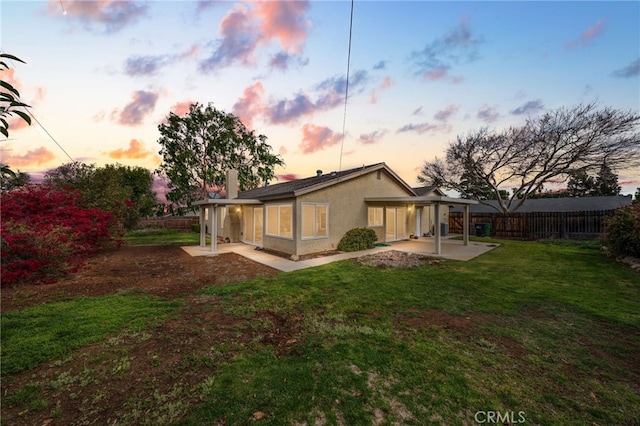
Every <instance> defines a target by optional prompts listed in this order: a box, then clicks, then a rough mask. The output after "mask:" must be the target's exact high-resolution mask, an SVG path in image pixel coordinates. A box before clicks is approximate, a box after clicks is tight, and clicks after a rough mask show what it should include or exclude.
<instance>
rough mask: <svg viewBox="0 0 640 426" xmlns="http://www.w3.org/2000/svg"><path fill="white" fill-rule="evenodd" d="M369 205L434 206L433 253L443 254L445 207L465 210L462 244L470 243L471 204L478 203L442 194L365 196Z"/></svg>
mask: <svg viewBox="0 0 640 426" xmlns="http://www.w3.org/2000/svg"><path fill="white" fill-rule="evenodd" d="M365 202H366V203H367V205H407V206H413V207H414V208H419V207H425V206H434V210H435V211H434V217H435V218H436V226H434V230H433V231H434V232H433V236H434V250H433V254H436V255H441V254H442V239H443V238H442V237H443V236H442V229H441V227H440V223H439V218H440V216H441V213H442V211H443V209H448V208H449V206H461V207H462V211H463V229H462V245H464V246H468V245H469V206H470V205H471V204H478V202H477V201H475V200H467V199H464V198H452V197H446V196H441V195H426V196H421V197H369V198H365Z"/></svg>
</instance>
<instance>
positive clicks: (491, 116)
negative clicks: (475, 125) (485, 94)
mask: <svg viewBox="0 0 640 426" xmlns="http://www.w3.org/2000/svg"><path fill="white" fill-rule="evenodd" d="M477 117H478V118H479V119H480V120H482V121H484V122H485V123H493V122H494V121H496V120H497V119H498V118H500V113H498V111H497V110H496V109H495V108H493V107H491V106H489V105H487V104H484V105H482V107H480V109H479V110H478V114H477Z"/></svg>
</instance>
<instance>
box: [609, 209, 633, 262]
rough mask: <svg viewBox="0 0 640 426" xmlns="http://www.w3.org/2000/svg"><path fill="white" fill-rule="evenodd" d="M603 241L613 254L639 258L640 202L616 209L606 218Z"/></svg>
mask: <svg viewBox="0 0 640 426" xmlns="http://www.w3.org/2000/svg"><path fill="white" fill-rule="evenodd" d="M604 242H605V245H606V247H607V249H608V250H609V252H610V253H611V254H612V255H614V256H617V257H625V256H631V257H636V258H640V203H634V204H632V205H630V206H626V207H622V208H620V209H618V210H617V211H616V213H615V215H613V216H612V217H611V218H609V219H608V220H607V224H606V227H605V240H604Z"/></svg>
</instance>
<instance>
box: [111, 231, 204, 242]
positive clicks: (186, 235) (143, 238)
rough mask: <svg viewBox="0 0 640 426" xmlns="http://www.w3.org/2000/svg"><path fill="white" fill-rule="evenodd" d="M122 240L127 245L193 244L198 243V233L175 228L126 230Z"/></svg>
mask: <svg viewBox="0 0 640 426" xmlns="http://www.w3.org/2000/svg"><path fill="white" fill-rule="evenodd" d="M124 241H125V243H126V244H128V245H145V244H184V245H193V244H199V243H200V234H199V233H197V232H187V231H179V230H177V229H140V230H136V231H129V232H127V233H126V235H125V236H124ZM209 241H211V239H210V238H209V237H207V242H209Z"/></svg>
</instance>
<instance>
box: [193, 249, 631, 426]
mask: <svg viewBox="0 0 640 426" xmlns="http://www.w3.org/2000/svg"><path fill="white" fill-rule="evenodd" d="M501 244H502V245H501V246H500V247H498V248H496V249H495V250H493V251H492V252H489V253H488V254H485V255H483V256H481V257H479V258H477V259H475V260H472V261H470V262H456V261H447V262H445V263H444V264H443V265H441V266H439V267H423V268H421V269H418V270H409V269H407V270H394V269H382V270H381V269H376V268H371V267H365V266H358V265H356V264H354V263H353V262H348V261H345V262H338V263H333V264H329V265H326V266H323V267H320V268H314V269H311V270H302V271H297V272H293V273H289V274H281V275H279V276H278V277H277V278H275V279H268V280H259V281H253V282H249V283H243V284H239V285H234V286H228V287H215V288H209V289H208V290H207V291H206V292H207V293H208V294H215V295H218V296H220V297H221V298H222V300H223V301H224V302H223V306H225V309H227V310H228V312H235V313H237V314H238V315H242V316H243V317H244V318H250V317H251V314H252V313H255V312H260V311H262V310H265V309H269V310H272V311H276V312H278V313H280V314H281V315H286V314H287V313H288V314H294V313H298V314H300V313H302V316H303V320H302V324H303V329H304V332H303V336H304V339H303V341H302V342H300V344H299V347H298V352H299V353H297V354H295V355H287V356H283V357H278V356H276V355H275V354H273V353H272V352H270V351H269V350H262V351H257V352H256V353H247V354H245V356H243V357H241V358H239V359H237V360H236V362H234V363H233V364H231V365H229V366H228V367H225V368H222V369H221V371H220V374H219V375H217V376H215V377H211V378H209V381H208V383H209V386H208V387H207V389H206V390H207V401H206V402H205V403H204V404H203V405H202V406H201V407H200V408H199V409H197V410H196V411H195V412H193V413H192V414H191V416H190V417H188V418H187V419H186V420H185V421H184V422H183V423H182V424H189V425H201V424H211V423H216V422H217V421H221V419H224V421H226V422H227V423H229V424H245V423H246V422H248V419H250V418H251V415H252V413H254V412H256V411H261V412H264V413H266V416H265V418H264V419H263V420H262V421H263V423H264V424H273V425H277V424H290V423H297V424H303V423H304V422H306V423H307V424H313V423H314V422H316V421H320V422H322V421H326V422H327V423H328V424H339V423H343V424H370V423H371V422H372V421H374V419H375V418H376V416H378V418H379V419H383V420H384V422H386V423H388V424H391V423H393V422H397V421H399V422H403V423H405V424H439V423H440V422H442V423H443V424H468V423H473V421H474V418H473V416H474V413H475V412H476V411H478V410H484V411H487V410H495V411H501V412H507V411H513V412H515V413H516V414H517V413H518V412H520V411H522V412H524V416H525V418H526V420H527V422H531V423H541V424H581V423H583V422H584V423H592V422H593V423H598V424H620V423H637V422H638V421H640V409H639V408H638V407H640V394H639V393H638V387H637V385H636V384H635V383H634V380H637V379H638V376H637V372H636V375H635V376H633V377H630V376H629V373H630V372H629V371H628V370H626V369H625V366H628V368H632V366H633V365H635V364H634V361H633V360H634V358H635V357H637V356H638V354H640V334H639V333H638V330H639V328H640V309H639V308H640V279H639V278H638V276H637V275H636V274H634V273H633V272H632V271H630V270H629V269H627V268H625V267H622V266H620V265H618V264H616V263H614V262H613V261H611V260H610V259H607V258H606V257H604V256H603V255H602V254H601V253H600V252H599V251H597V250H591V249H584V248H580V247H575V246H561V245H549V244H540V243H531V242H501ZM236 305H238V306H236ZM240 306H241V309H239V307H240ZM236 309H237V311H236ZM432 311H445V312H447V313H448V314H450V315H452V318H456V317H458V318H465V317H467V316H470V317H481V318H484V317H482V315H485V316H487V315H488V317H487V318H488V319H485V320H483V321H482V322H481V324H480V325H479V326H478V327H477V329H476V330H475V332H472V333H471V334H470V335H465V334H464V333H463V332H461V331H459V330H456V329H455V327H453V328H452V329H448V328H447V327H446V326H440V325H433V326H428V325H426V326H424V327H418V328H415V327H412V326H411V325H410V324H411V318H412V317H420V316H422V315H424V314H425V313H428V312H432ZM474 333H475V334H474ZM504 339H508V341H509V342H513V343H512V344H513V345H515V346H517V347H518V348H520V349H519V350H520V351H521V354H518V353H515V354H514V353H512V352H510V350H509V347H508V346H505V345H504V344H503V342H504V341H505V340H504ZM588 348H594V349H593V350H596V349H597V350H600V351H603V352H604V353H606V354H608V355H607V356H609V357H611V359H615V360H616V361H617V362H616V363H609V362H607V358H604V359H601V358H598V357H595V356H594V355H593V353H592V352H591V351H590V350H589V349H588ZM591 395H593V397H592V396H591ZM594 398H596V400H597V401H598V403H597V404H596V403H595V400H594ZM372 413H374V414H372ZM376 413H377V414H376Z"/></svg>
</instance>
